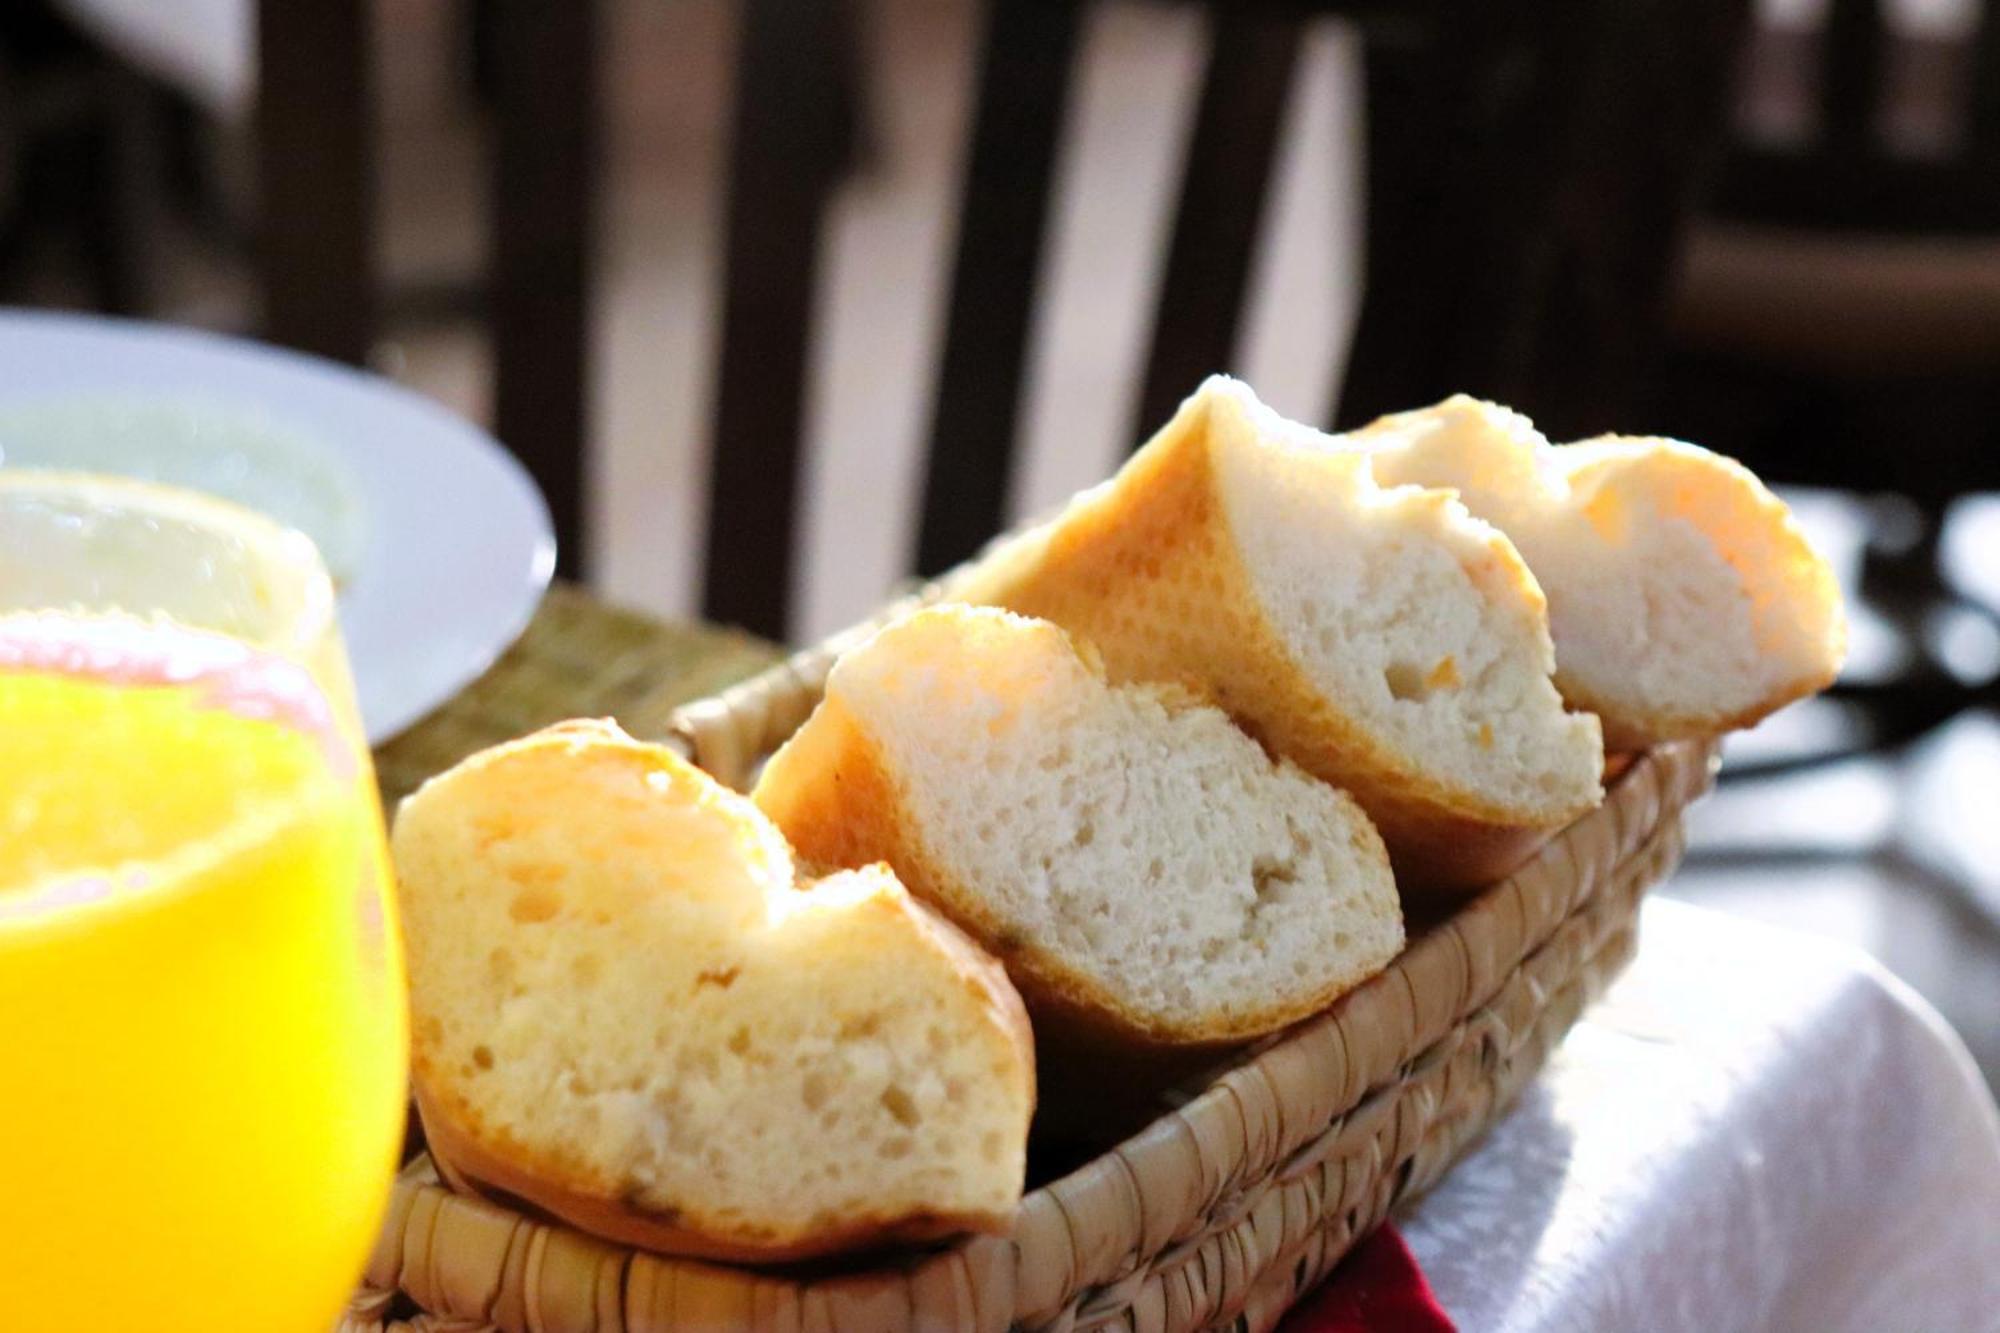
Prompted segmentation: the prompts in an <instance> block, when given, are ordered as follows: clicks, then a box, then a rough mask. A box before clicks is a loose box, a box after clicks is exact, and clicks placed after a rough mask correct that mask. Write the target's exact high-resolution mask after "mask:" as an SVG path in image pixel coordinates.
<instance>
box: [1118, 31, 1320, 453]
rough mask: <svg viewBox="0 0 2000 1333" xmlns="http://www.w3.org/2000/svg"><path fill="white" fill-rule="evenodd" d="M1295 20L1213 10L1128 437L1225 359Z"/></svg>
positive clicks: (1278, 125)
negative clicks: (1150, 336) (1204, 67)
mask: <svg viewBox="0 0 2000 1333" xmlns="http://www.w3.org/2000/svg"><path fill="white" fill-rule="evenodd" d="M1304 27H1305V25H1304V23H1303V22H1302V21H1301V20H1300V19H1299V18H1298V17H1297V16H1295V15H1290V14H1285V13H1280V12H1271V11H1259V10H1246V9H1241V8H1218V9H1217V10H1216V11H1215V13H1214V22H1213V35H1212V39H1211V45H1210V47H1209V55H1208V66H1207V70H1206V72H1205V73H1204V75H1203V77H1202V87H1201V99H1200V102H1199V104H1198V106H1197V108H1196V112H1195V122H1194V132H1193V134H1192V135H1191V136H1190V138H1189V140H1188V150H1187V161H1186V164H1185V166H1184V167H1183V169H1182V173H1181V192H1180V207H1179V210H1178V212H1177V213H1176V216H1175V218H1174V230H1173V239H1172V241H1171V242H1170V243H1169V245H1168V248H1167V262H1166V268H1165V272H1164V275H1163V277H1162V279H1161V282H1160V294H1159V304H1158V308H1157V311H1156V313H1155V315H1154V318H1153V342H1152V350H1151V351H1150V353H1149V354H1148V355H1147V358H1146V378H1145V382H1144V387H1143V388H1142V389H1141V391H1140V394H1139V400H1138V405H1137V406H1138V414H1137V417H1136V418H1135V419H1134V421H1133V423H1132V431H1131V439H1132V443H1133V445H1134V447H1136V446H1137V445H1138V444H1139V443H1140V442H1142V441H1143V440H1144V439H1145V438H1146V436H1147V435H1149V434H1150V433H1151V432H1152V431H1154V430H1156V429H1158V427H1159V426H1160V424H1161V423H1162V422H1164V421H1165V420H1166V419H1167V418H1168V417H1169V416H1171V415H1172V413H1173V410H1174V407H1175V405H1176V404H1178V403H1179V402H1180V400H1181V399H1182V398H1184V397H1186V396H1187V394H1189V393H1190V392H1192V391H1193V389H1194V387H1195V385H1196V384H1197V383H1198V382H1200V380H1201V378H1202V377H1203V376H1204V375H1207V374H1209V373H1211V372H1214V371H1219V370H1228V369H1231V368H1232V367H1233V366H1234V365H1235V360H1236V342H1237V334H1238V331H1239V329H1240V328H1241V325H1242V320H1243V307H1244V304H1245V300H1244V298H1245V295H1246V294H1247V292H1248V290H1249V286H1250V271H1251V262H1252V257H1253V254H1254V251H1255V248H1256V244H1257V236H1258V231H1259V225H1260V223H1261V220H1262V218H1263V215H1264V199H1265V196H1266V195H1267V194H1268V193H1269V183H1270V175H1271V167H1272V163H1273V162H1274V161H1275V159H1276V157H1277V148H1278V137H1279V132H1280V131H1281V130H1282V128H1283V125H1284V117H1285V106H1286V103H1287V101H1288V100H1289V95H1290V92H1291V87H1292V81H1293V71H1294V70H1295V68H1296V67H1297V65H1298V55H1299V47H1300V43H1301V39H1302V37H1303V34H1304Z"/></svg>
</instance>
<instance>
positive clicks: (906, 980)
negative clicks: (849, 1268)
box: [393, 722, 1034, 1261]
mask: <svg viewBox="0 0 2000 1333" xmlns="http://www.w3.org/2000/svg"><path fill="white" fill-rule="evenodd" d="M393 850H394V853H395V860H396V872H397V879H398V882H399V888H400V892H401V898H402V912H403V921H404V926H405V929H406V931H407V934H408V939H409V963H410V999H411V1010H412V1028H413V1045H414V1050H413V1059H412V1069H413V1076H414V1083H415V1086H416V1094H417V1100H418V1105H419V1108H420V1109H421V1111H422V1114H423V1120H424V1128H425V1131H426V1134H427V1136H428V1138H429V1141H430V1146H431V1148H432V1151H433V1155H434V1156H435V1157H436V1158H437V1161H438V1164H439V1166H440V1168H441V1169H443V1170H444V1172H445V1173H446V1175H447V1176H448V1177H449V1178H451V1179H452V1180H453V1182H454V1183H455V1184H458V1185H460V1186H461V1187H464V1188H469V1189H472V1190H475V1191H500V1192H504V1193H505V1194H507V1195H513V1196H517V1197H519V1198H521V1199H525V1200H527V1201H528V1202H529V1203H532V1204H534V1205H536V1206H538V1207H540V1208H542V1209H544V1210H546V1211H547V1212H549V1213H552V1214H554V1215H555V1216H557V1217H560V1218H562V1219H564V1220H566V1221H568V1222H570V1223H572V1224H574V1225H576V1226H578V1227H581V1228H583V1229H584V1230H586V1231H590V1232H594V1233H596V1234H598V1235H601V1236H605V1237H609V1238H611V1239H614V1240H621V1241H625V1242H627V1243H630V1244H635V1245H641V1246H645V1247H648V1248H651V1249H657V1250H663V1251H669V1252H676V1253H682V1254H691V1255H698V1256H706V1257H712V1258H722V1259H733V1260H742V1261H762V1260H789V1259H798V1258H804V1257H809V1256H814V1255H821V1254H826V1253H829V1252H832V1251H835V1250H840V1249H846V1248H849V1247H854V1246H859V1245H864V1244H868V1243H872V1242H875V1241H882V1240H891V1239H924V1238H930V1237H935V1236H939V1235H944V1234H948V1233H951V1232H955V1231H961V1230H966V1229H979V1230H1004V1229H1005V1228H1006V1227H1007V1226H1008V1225H1010V1224H1011V1222H1012V1219H1013V1212H1014V1207H1015V1205H1016V1203H1018V1201H1019V1199H1020V1195H1021V1188H1022V1180H1023V1171H1024V1162H1025V1152H1026V1142H1027V1130H1028V1119H1029V1115H1030V1113H1031V1111H1032V1108H1033V1102H1034V1067H1033V1046H1032V1040H1031V1038H1030V1035H1029V1032H1028V1026H1027V1018H1026V1014H1025V1012H1024V1010H1023V1009H1022V1006H1021V1001H1020V997H1019V996H1018V995H1017V994H1016V993H1015V991H1014V989H1013V987H1012V986H1011V985H1010V984H1009V983H1008V981H1007V978H1006V976H1005V975H1004V974H1003V973H1002V971H1001V969H1000V967H999V966H998V964H996V963H995V962H994V961H993V960H992V959H991V958H989V957H987V956H986V955H984V954H982V953H981V952H980V951H979V950H978V949H977V948H976V947H975V946H974V945H973V944H972V943H971V942H970V941H968V940H967V939H966V938H965V937H964V936H963V935H962V934H961V933H960V932H959V931H958V930H957V929H956V928H954V927H952V926H951V925H950V924H948V923H947V922H945V921H943V920H942V919H941V918H939V917H938V916H936V915H935V914H934V913H932V912H930V911H929V910H927V909H925V908H923V907H922V906H920V905H919V904H917V903H914V902H913V901H911V899H910V897H909V895H908V894H907V893H905V892H904V890H903V888H902V886H901V885H900V884H898V883H897V882H896V879H895V877H894V876H893V875H892V874H890V873H889V871H887V870H886V869H885V868H883V867H880V866H875V867H871V868H865V869H861V870H858V871H855V872H853V873H848V874H841V875H835V876H832V877H830V878H827V879H823V880H820V881H819V882H817V883H813V884H806V883H802V882H800V881H799V880H798V879H797V878H795V875H794V872H793V866H792V857H791V853H790V850H789V849H788V848H787V847H786V845H785V842H784V839H783V838H782V837H780V836H779V834H778V832H777V830H775V829H774V828H773V827H772V826H771V824H770V821H769V820H767V819H766V818H765V817H764V816H763V815H762V814H761V813H759V812H758V810H757V809H756V808H755V807H754V806H753V805H751V804H750V802H749V800H748V799H747V798H745V797H742V796H740V795H738V794H736V793H734V792H731V791H728V790H727V789H725V788H723V787H721V786H720V785H718V784H717V783H716V782H714V781H713V780H712V779H710V778H709V777H708V776H707V775H706V774H704V773H702V772H700V771H698V770H696V769H695V768H693V767H691V766H690V765H688V764H686V763H685V762H683V761H682V760H681V759H680V758H678V757H677V756H676V755H674V754H673V753H672V752H670V751H668V750H666V749H664V748H662V747H660V746H655V745H642V744H640V743H639V742H637V741H634V740H632V739H631V738H630V737H628V736H626V735H625V734H624V733H623V732H621V731H619V730H618V729H617V728H616V727H615V726H613V725H611V724H609V723H603V722H578V723H567V724H564V725H561V726H557V727H553V728H550V729H548V730H546V731H542V732H538V733H536V734H535V735H533V736H530V737H528V738H526V739H525V740H520V741H516V742H513V743H511V744H508V745H502V746H500V747H498V748H496V749H492V750H488V751H485V752H484V753H481V754H478V755H475V756H473V757H472V758H471V759H468V760H466V761H465V762H464V763H462V764H460V765H459V766H458V767H456V768H454V769H452V770H451V771H450V772H448V773H446V774H444V775H443V776H441V777H439V778H436V779H434V780H432V781H431V782H429V783H427V784H426V785H425V786H424V787H423V788H422V790H420V791H418V792H417V793H416V794H415V795H413V796H411V797H410V798H409V799H408V800H407V801H405V802H404V803H403V807H402V810H401V812H400V814H399V815H398V817H397V820H396V827H395V835H394V838H393Z"/></svg>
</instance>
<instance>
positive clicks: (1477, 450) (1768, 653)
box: [1348, 395, 1846, 750]
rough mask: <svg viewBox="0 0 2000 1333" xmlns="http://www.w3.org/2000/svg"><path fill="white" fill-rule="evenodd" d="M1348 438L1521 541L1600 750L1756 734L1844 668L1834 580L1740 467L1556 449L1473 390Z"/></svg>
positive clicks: (1680, 454) (1400, 478) (1403, 479)
mask: <svg viewBox="0 0 2000 1333" xmlns="http://www.w3.org/2000/svg"><path fill="white" fill-rule="evenodd" d="M1348 442H1350V443H1352V444H1354V445H1355V446H1357V447H1360V448H1362V449H1365V450H1367V451H1369V455H1370V457H1371V459H1372V462H1373V471H1374V474H1375V479H1376V480H1377V481H1378V482H1380V483H1382V484H1383V485H1405V484H1414V485H1419V486H1440V487H1450V488H1451V489H1453V490H1456V491H1457V492H1458V494H1459V497H1460V498H1461V499H1462V500H1463V501H1464V502H1465V504H1466V506H1467V508H1469V509H1470V510H1471V511H1472V512H1473V513H1475V514H1477V515H1479V516H1480V517H1481V518H1483V519H1485V520H1486V521H1488V522H1489V523H1492V524H1493V525H1494V526H1496V527H1498V528H1500V529H1501V530H1502V531H1504V532H1505V533H1506V534H1507V535H1508V536H1509V537H1511V538H1512V539H1513V541H1514V544H1515V545H1516V546H1517V547H1519V548H1520V551H1521V554H1522V556H1523V557H1524V558H1525V559H1526V560H1527V562H1528V567H1529V568H1531V569H1533V570H1534V571H1535V578H1536V579H1537V580H1538V581H1539V582H1540V583H1541V585H1542V591H1543V592H1544V593H1546V594H1547V596H1548V599H1549V622H1550V627H1551V631H1552V633H1553V635H1554V639H1555V648H1556V684H1557V686H1558V688H1560V689H1561V690H1562V693H1563V697H1564V698H1566V699H1568V700H1569V702H1570V703H1571V704H1572V705H1574V706H1576V707H1578V708H1585V709H1589V710H1590V711H1591V712H1593V713H1596V714H1597V715H1598V716H1599V717H1600V718H1601V719H1602V720H1603V722H1604V737H1605V742H1606V743H1607V744H1608V745H1611V746H1613V747H1615V748H1618V749H1631V750H1637V749H1644V748H1645V747H1647V746H1650V745H1654V744H1657V743H1659V742H1661V741H1668V740H1676V739H1680V738H1683V737H1689V736H1706V735H1713V734H1715V733H1717V732H1721V731H1727V730H1729V729H1730V728H1733V727H1745V726H1749V725H1751V724H1752V723H1754V722H1756V721H1757V720H1758V719H1759V718H1762V717H1764V716H1766V715H1767V714H1769V713H1772V712H1774V711H1776V710H1777V709H1779V708H1782V707H1783V706H1784V705H1786V704H1788V703H1790V702H1791V701H1793V700H1794V699H1798V698H1802V697H1803V696H1805V695H1808V694H1812V693H1814V692H1816V691H1818V690H1821V689H1824V688H1825V687H1826V686H1827V685H1828V684H1830V683H1832V681H1833V678H1834V675H1835V674H1836V673H1837V672H1838V671H1839V669H1840V662H1841V657H1842V655H1843V653H1844V651H1845V642H1846V627H1845V622H1844V620H1843V617H1842V614H1841V607H1840V589H1839V585H1838V583H1837V582H1836V581H1835V579H1834V576H1833V572H1832V570H1831V569H1830V568H1828V566H1827V563H1826V561H1825V560H1823V559H1822V558H1820V556H1819V555H1818V554H1817V553H1816V552H1815V551H1814V550H1813V549H1812V547H1811V545H1810V544H1808V543H1807V541H1806V538H1805V534H1804V533H1803V532H1801V531H1800V529H1799V526H1798V523H1797V522H1796V521H1795V520H1794V519H1793V518H1792V515H1791V512H1790V511H1789V510H1788V509H1786V508H1785V505H1784V503H1783V502H1782V501H1780V500H1779V499H1778V498H1777V497H1776V496H1774V495H1772V494H1771V492H1770V491H1768V490H1766V489H1765V487H1764V485H1763V483H1762V482H1760V481H1758V480H1757V478H1756V477H1755V476H1754V475H1753V474H1752V473H1751V472H1750V471H1749V470H1748V469H1747V468H1745V467H1743V466H1742V465H1741V464H1739V463H1737V462H1735V461H1733V460H1731V459H1728V458H1724V457H1722V456H1720V455H1718V454H1713V453H1710V452H1709V451H1708V450H1706V449H1701V448H1697V447H1696V446H1694V445H1691V444H1683V443H1680V442H1678V441H1675V440H1660V439H1621V438H1616V437H1610V436H1607V437H1604V438H1602V439H1596V440H1590V441H1586V442H1584V443H1582V444H1571V445H1562V446H1559V447H1551V446H1550V445H1549V443H1548V441H1546V440H1545V439H1543V438H1542V436H1541V433H1540V432H1539V431H1537V430H1536V429H1535V428H1534V426H1533V424H1532V423H1530V422H1529V421H1528V419H1527V418H1526V417H1524V416H1521V415H1520V414H1519V413H1516V412H1510V411H1508V410H1507V409H1506V408H1503V407H1496V406H1494V405H1493V404H1491V403H1483V402H1480V401H1478V400H1476V399H1472V398H1467V397H1465V396H1464V395H1460V396H1458V397H1454V398H1450V399H1447V400H1446V401H1444V402H1442V403H1439V404H1438V405H1437V406H1435V407H1428V408H1424V409H1423V410H1421V411H1416V412H1403V413H1399V414H1397V415H1395V416H1390V417H1384V418H1383V419H1382V420H1380V421H1377V422H1375V423H1374V424H1373V425H1371V426H1368V427H1366V428H1365V429H1363V430H1360V431H1357V432H1356V433H1355V434H1354V435H1353V436H1351V437H1348Z"/></svg>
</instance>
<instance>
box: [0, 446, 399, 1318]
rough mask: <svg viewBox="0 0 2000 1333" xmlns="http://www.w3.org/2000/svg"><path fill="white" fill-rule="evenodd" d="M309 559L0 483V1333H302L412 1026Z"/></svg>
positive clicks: (335, 1255) (54, 482)
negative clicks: (98, 1332)
mask: <svg viewBox="0 0 2000 1333" xmlns="http://www.w3.org/2000/svg"><path fill="white" fill-rule="evenodd" d="M402 966H403V964H402V949H401V941H400V937H399V935H398V932H397V928H396V920H395V915H394V910H393V899H392V897H391V895H390V890H389V879H388V862H387V857H386V853H385V849H384V843H383V836H382V816H381V810H380V807H379V805H378V803H377V799H376V795H375V787H374V780H373V776H372V774H371V772H370V766H369V759H368V750H367V746H366V744H365V742H364V741H363V739H362V735H361V730H360V724H359V717H358V714H357V713H356V710H355V707H354V699H353V691H352V688H351V686H350V683H349V677H348V672H347V664H346V661H345V657H344V655H343V652H342V649H341V644H340V639H339V633H338V630H337V628H336V624H335V621H334V603H333V591H332V587H331V584H330V583H329V581H328V578H327V575H326V572H325V570H324V569H323V568H322V566H321V564H320V561H319V558H318V556H317V555H316V553H315V552H314V551H313V549H312V546H311V543H310V542H308V541H307V540H306V539H305V538H304V537H302V536H300V535H299V534H297V533H294V532H290V531H288V530H285V529H283V528H280V527H278V526H276V525H274V524H272V523H270V522H268V521H266V520H264V519H262V518H259V517H257V516H255V515H253V514H250V513H248V512H246V511H243V510H239V509H236V508H233V507H231V506H228V505H224V504H222V503H220V502H216V501H211V500H207V499H205V498H202V497H199V496H195V495H191V494H187V493H185V492H179V491H173V490H168V489H164V488H159V487H152V486H145V485H141V484H138V483H132V482H121V481H113V480H109V479H104V478H92V477H83V476H76V475H65V474H56V473H31V472H14V471H0V1328H4V1329H7V1330H9V1331H10V1333H43V1330H55V1329H63V1330H73V1329H86V1328H88V1329H100V1328H101V1329H107V1330H109V1329H118V1330H125V1329H132V1330H137V1329H148V1330H161V1331H165V1330H181V1329H188V1330H194V1329H200V1330H203V1333H216V1331H217V1330H224V1329H227V1330H245V1333H250V1331H253V1330H254V1331H255V1333H283V1331H288V1330H301V1331H302V1333H303V1331H304V1330H313V1333H324V1330H326V1329H328V1328H329V1327H331V1325H332V1323H333V1322H334V1320H335V1319H336V1318H337V1317H338V1314H339V1311H340V1309H341V1306H342V1302H343V1300H344V1298H345V1296H346V1294H347V1292H348V1291H349V1290H350V1289H351V1287H352V1286H353V1284H354V1282H355V1280H356V1278H357V1277H358V1275H359V1273H360V1269H361V1266H362V1263H363V1261H364V1260H365V1258H366V1256H367V1252H368V1249H369V1247H370V1245H371V1243H372V1241H373V1239H374V1236H375V1232H376V1228H377V1226H378V1225H379V1224H380V1221H381V1216H382V1210H383V1207H384V1205H385V1202H386V1200H387V1196H388V1191H389V1186H390V1182H391V1177H392V1174H393V1171H394V1167H395V1161H396V1154H397V1150H398V1146H399V1144H400V1141H401V1136H402V1130H403V1124H404V1097H405V1089H404V1077H405V1075H404V1070H405V1063H406V1056H407V1045H408V1034H407V1030H406V1029H407V1017H406V1011H405V1007H404V989H403V985H404V983H403V973H402Z"/></svg>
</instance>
